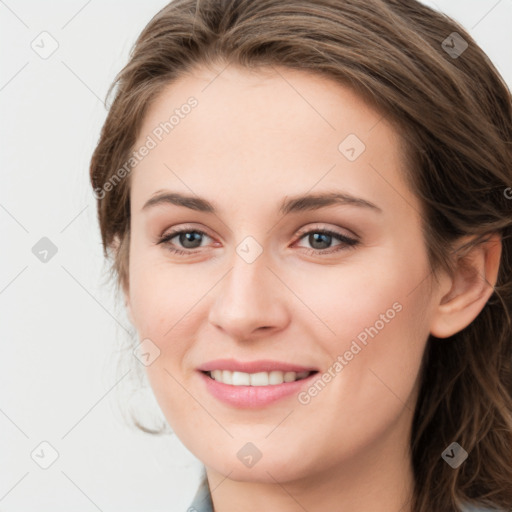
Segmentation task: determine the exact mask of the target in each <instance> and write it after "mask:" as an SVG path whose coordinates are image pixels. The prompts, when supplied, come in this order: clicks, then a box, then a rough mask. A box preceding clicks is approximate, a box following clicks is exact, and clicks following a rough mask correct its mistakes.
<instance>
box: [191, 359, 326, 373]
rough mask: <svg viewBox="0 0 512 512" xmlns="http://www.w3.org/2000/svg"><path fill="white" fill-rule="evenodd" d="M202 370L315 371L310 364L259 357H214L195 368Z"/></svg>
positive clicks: (249, 371)
mask: <svg viewBox="0 0 512 512" xmlns="http://www.w3.org/2000/svg"><path fill="white" fill-rule="evenodd" d="M197 369H198V370H200V371H203V372H210V371H212V370H230V371H232V372H244V373H257V372H271V371H282V372H296V373H298V372H308V371H309V372H311V371H317V369H316V368H313V367H311V366H301V365H298V364H292V363H285V362H282V361H271V360H269V359H260V360H258V361H236V360H235V359H215V360H214V361H208V362H207V363H204V364H202V365H201V366H199V367H198V368H197Z"/></svg>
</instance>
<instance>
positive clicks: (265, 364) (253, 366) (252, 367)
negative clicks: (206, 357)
mask: <svg viewBox="0 0 512 512" xmlns="http://www.w3.org/2000/svg"><path fill="white" fill-rule="evenodd" d="M197 369H198V370H200V371H202V372H211V371H212V370H230V371H232V372H244V373H258V372H271V371H281V372H297V373H299V372H312V371H318V368H313V367H312V366H299V365H296V364H290V363H283V362H280V361H271V360H268V359H262V360H258V361H247V362H242V361H236V360H235V359H215V360H214V361H208V362H207V363H204V364H202V365H201V366H199V367H198V368H197ZM287 384H291V383H287ZM263 387H265V386H263Z"/></svg>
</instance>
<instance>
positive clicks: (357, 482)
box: [206, 414, 414, 512]
mask: <svg viewBox="0 0 512 512" xmlns="http://www.w3.org/2000/svg"><path fill="white" fill-rule="evenodd" d="M410 420H411V418H410V415H409V414H404V415H403V416H402V417H401V418H400V419H399V420H398V421H397V423H396V424H395V425H394V426H393V427H391V428H390V429H389V431H388V433H387V434H386V435H385V436H382V437H380V438H379V439H377V440H376V441H375V442H374V443H373V444H372V445H368V446H366V447H365V450H364V453H361V452H357V453H354V455H353V456H352V457H351V458H349V459H344V460H343V462H342V463H339V464H338V465H337V466H329V467H321V466H322V462H319V463H318V464H317V465H316V466H317V467H319V468H320V469H319V470H318V471H315V472H314V473H311V474H309V475H307V477H303V478H300V479H296V480H286V481H285V480H282V479H280V478H279V474H277V472H275V473H274V472H273V471H272V469H271V468H269V469H268V471H267V472H265V474H266V475H267V476H266V477H265V476H263V478H264V480H265V481H235V480H231V479H229V477H228V478H226V476H225V475H222V474H221V473H218V472H216V471H215V470H214V469H212V468H209V467H207V468H206V474H207V478H208V482H209V485H210V489H211V490H212V502H213V506H214V512H235V511H239V510H244V512H256V511H258V512H259V511H261V510H279V511H280V512H304V511H305V510H306V511H308V512H314V511H317V510H340V511H343V510H347V511H348V510H350V512H367V511H368V510H379V512H397V511H399V512H411V511H412V496H413V490H414V476H413V471H412V463H411V456H410V451H409V434H410V428H409V427H410ZM340 442H342V440H340ZM228 473H229V472H228Z"/></svg>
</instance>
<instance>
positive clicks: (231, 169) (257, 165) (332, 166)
mask: <svg viewBox="0 0 512 512" xmlns="http://www.w3.org/2000/svg"><path fill="white" fill-rule="evenodd" d="M190 105H194V106H190ZM148 138H151V139H152V140H153V142H154V147H153V148H152V149H151V150H150V151H149V153H148V155H147V156H146V157H145V158H144V159H143V160H142V161H141V162H139V163H138V164H137V166H136V168H135V171H134V172H133V176H132V180H133V181H132V188H133V190H132V196H133V200H134V201H135V202H136V203H138V205H139V206H142V201H144V200H147V197H148V195H149V194H151V193H153V192H155V191H156V190H158V189H164V188H166V187H173V188H179V189H180V190H181V191H188V192H191V191H192V192H195V193H197V194H199V193H200V192H201V195H204V196H207V195H208V191H217V192H219V186H221V187H223V189H222V190H223V192H224V193H225V194H226V195H228V193H229V189H233V190H236V191H237V193H238V194H240V193H241V192H242V193H243V192H244V191H245V192H246V195H248V196H250V195H254V196H259V198H260V199H261V195H262V194H265V195H266V196H271V195H272V192H273V191H276V194H277V191H283V190H285V191H286V193H287V194H290V195H293V194H294V193H297V194H299V193H303V192H305V191H306V190H309V189H312V188H314V187H317V188H318V189H320V188H322V187H323V188H324V189H325V188H328V187H330V186H333V185H338V186H343V188H344V189H345V190H347V191H349V192H354V193H355V192H361V191H362V189H361V187H362V186H364V188H365V192H366V193H367V196H373V198H376V197H378V196H379V195H380V196H382V195H386V194H387V195H388V201H389V202H390V203H392V202H393V200H395V201H396V199H397V197H398V196H400V195H402V196H403V195H404V194H405V195H409V199H410V201H414V200H415V199H414V198H413V197H412V196H411V195H410V193H409V192H408V190H407V187H406V186H405V184H404V183H402V182H401V178H400V167H401V165H402V160H403V158H402V156H403V155H402V154H401V145H400V137H399V134H398V133H397V132H396V130H395V129H394V128H393V127H392V126H391V124H390V123H388V121H387V119H386V118H385V117H384V116H383V115H382V114H381V113H379V112H377V111H376V110H374V109H373V108H372V107H371V106H370V105H368V104H367V103H365V102H364V101H363V100H362V99H361V98H360V97H359V96H358V95H357V94H356V93H354V92H353V91H352V90H351V89H349V88H347V87H345V86H342V85H340V84H338V83H336V82H334V81H332V80H329V79H326V78H325V77H323V76H320V75H315V74H313V73H309V72H303V71H297V70H290V69H283V68H266V69H259V70H257V71H254V70H248V69H245V68H243V69H242V68H238V67H234V66H232V65H230V66H228V67H226V68H218V69H206V68H196V69H194V70H192V71H191V72H189V73H187V74H185V75H184V76H182V77H181V78H180V79H178V80H177V81H175V82H174V83H171V84H168V85H167V86H166V87H165V88H164V89H163V90H162V91H161V93H160V94H159V95H158V96H157V97H156V98H155V100H154V101H153V102H152V104H151V106H150V108H149V109H148V111H147V113H146V116H145V118H144V121H143V123H142V126H141V130H140V132H139V137H138V140H137V142H136V144H135V145H134V148H138V147H140V146H141V145H143V144H144V143H145V141H147V140H148ZM354 157H355V158H354ZM386 179H387V180H390V181H391V183H393V185H394V186H395V188H396V187H397V186H399V187H401V188H402V190H401V191H400V192H399V191H397V190H393V186H392V187H391V188H390V185H389V184H388V185H386V184H385V181H386ZM187 188H188V189H189V190H187ZM383 188H384V189H386V188H387V189H388V190H385V191H384V192H383V191H382V189H383ZM190 189H192V190H190ZM397 194H398V196H397ZM281 195H282V194H281Z"/></svg>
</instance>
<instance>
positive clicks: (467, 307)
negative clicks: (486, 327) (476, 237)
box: [430, 233, 502, 338]
mask: <svg viewBox="0 0 512 512" xmlns="http://www.w3.org/2000/svg"><path fill="white" fill-rule="evenodd" d="M501 249H502V245H501V236H500V235H499V233H493V234H492V235H491V236H489V237H488V238H487V239H486V240H485V241H484V242H481V243H479V244H478V245H476V246H474V247H472V248H471V249H470V250H469V251H468V252H467V254H465V255H463V256H459V257H458V259H457V262H456V268H455V271H454V274H453V276H452V278H451V288H450V290H449V291H448V292H447V293H444V294H443V295H441V297H440V299H439V301H438V303H437V305H436V308H435V312H434V315H433V317H432V322H431V326H430V327H431V328H430V333H431V334H432V335H433V336H436V337H437V338H447V337H449V336H452V335H454V334H456V333H457V332H459V331H461V330H462V329H464V328H465V327H467V326H468V325H469V324H470V323H471V322H472V321H473V320H474V319H475V318H476V317H477V316H478V315H479V313H480V312H481V311H482V309H483V308H484V306H485V304H486V303H487V301H488V300H489V298H490V297H491V295H492V294H493V292H494V286H495V284H496V281H497V278H498V271H499V265H500V258H501Z"/></svg>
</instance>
